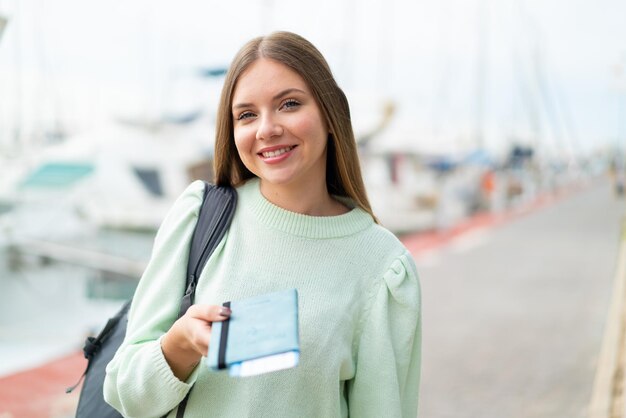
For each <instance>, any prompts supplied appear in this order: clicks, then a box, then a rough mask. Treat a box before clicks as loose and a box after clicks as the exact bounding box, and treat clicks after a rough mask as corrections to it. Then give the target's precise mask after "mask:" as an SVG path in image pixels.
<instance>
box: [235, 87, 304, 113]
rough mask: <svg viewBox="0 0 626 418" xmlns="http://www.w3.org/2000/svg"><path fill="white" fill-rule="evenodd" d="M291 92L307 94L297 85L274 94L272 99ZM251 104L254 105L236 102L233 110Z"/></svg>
mask: <svg viewBox="0 0 626 418" xmlns="http://www.w3.org/2000/svg"><path fill="white" fill-rule="evenodd" d="M291 93H301V94H306V92H305V91H303V90H300V89H298V88H295V87H291V88H288V89H285V90H283V91H281V92H280V93H278V94H276V95H274V97H272V100H277V99H280V98H281V97H284V96H287V95H288V94H291ZM251 106H252V103H236V104H234V105H233V110H237V109H241V108H244V107H251Z"/></svg>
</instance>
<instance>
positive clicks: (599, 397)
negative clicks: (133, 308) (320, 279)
mask: <svg viewBox="0 0 626 418" xmlns="http://www.w3.org/2000/svg"><path fill="white" fill-rule="evenodd" d="M357 6H358V7H357ZM90 7H92V6H90ZM244 9H245V10H244ZM621 15H626V6H625V5H624V4H621V3H619V2H617V1H615V0H610V1H609V2H608V3H607V4H603V5H602V6H601V7H597V6H596V5H591V4H590V5H586V4H585V5H583V4H576V5H571V4H570V3H567V2H565V1H564V0H558V1H555V2H552V3H550V4H547V3H542V2H537V1H530V0H503V1H499V2H495V1H490V0H469V1H466V2H457V1H454V0H441V1H439V2H409V1H406V0H394V1H391V2H386V1H383V0H371V1H368V2H364V3H362V4H361V3H359V4H358V5H357V3H355V2H354V1H351V0H341V1H340V2H334V1H331V0H320V1H318V2H315V3H311V4H307V5H304V4H302V5H298V6H294V5H293V3H292V2H291V3H290V2H286V1H283V0H269V1H252V2H250V4H248V5H247V7H246V8H241V7H239V6H237V7H235V5H229V4H226V3H224V4H221V3H220V4H213V3H211V4H209V3H204V2H198V1H195V0H191V1H188V2H183V3H181V4H177V5H173V4H170V3H168V2H166V1H164V0H156V1H148V0H137V1H136V2H132V4H130V3H128V4H126V3H124V2H113V4H112V5H110V4H109V5H105V4H102V5H93V9H90V8H89V7H87V6H85V5H83V4H82V3H81V2H79V1H77V0H60V1H59V2H56V4H55V5H54V6H52V4H44V2H42V1H41V0H4V1H3V0H0V418H70V417H73V416H75V411H76V407H77V403H78V400H79V396H80V382H81V376H82V374H83V372H84V370H85V367H86V365H87V362H86V360H85V358H84V356H83V353H82V348H83V344H84V342H85V339H86V338H87V337H88V336H93V335H95V334H97V333H98V331H99V330H100V329H101V328H102V327H103V325H104V324H105V323H106V321H107V319H108V318H109V317H111V316H112V315H114V314H115V313H116V312H117V311H118V309H119V308H120V306H121V305H122V304H123V303H125V302H126V301H127V300H128V299H129V298H131V297H132V296H133V293H134V291H135V288H136V286H137V283H138V282H139V280H140V278H141V276H142V274H143V272H144V270H145V268H146V266H147V265H148V263H149V260H150V256H151V252H152V247H153V243H154V240H155V236H156V234H157V232H158V229H159V226H160V225H161V223H162V222H163V219H164V218H165V217H166V215H167V213H168V211H169V210H170V208H171V207H172V205H173V204H174V202H175V201H176V199H177V198H178V196H180V194H181V193H182V192H183V191H184V190H185V188H186V187H187V186H188V185H189V184H190V183H191V182H193V181H195V180H205V181H208V182H212V181H214V180H215V179H214V165H215V161H214V158H215V146H214V138H215V136H216V131H217V126H218V124H217V122H218V116H217V115H218V106H219V104H218V103H219V99H220V92H221V88H222V85H223V84H224V82H225V81H226V73H227V70H228V66H229V63H230V62H231V60H232V58H233V57H232V55H233V54H234V53H235V51H236V50H238V48H239V47H240V46H241V45H242V43H243V42H244V41H246V40H248V39H250V38H252V37H253V36H258V35H262V34H267V33H270V32H272V31H275V30H290V31H294V32H296V33H299V34H301V35H303V36H305V37H306V38H307V39H310V40H311V41H312V42H313V43H314V44H315V45H316V46H317V47H319V48H320V51H321V52H322V53H323V55H324V56H325V57H326V58H327V59H328V64H329V66H330V67H331V69H332V74H333V77H335V78H336V79H337V82H338V84H339V85H340V86H341V88H342V93H345V96H346V98H347V100H348V102H349V105H350V115H348V116H349V122H350V124H351V127H352V130H353V134H354V140H355V144H354V145H355V147H356V152H357V154H358V157H359V166H360V169H361V171H362V175H363V180H364V187H365V191H366V193H367V197H368V200H369V203H370V204H371V208H372V212H373V213H374V214H375V216H376V218H377V221H378V222H379V223H380V224H381V225H382V226H384V227H385V228H387V229H388V230H389V231H391V232H392V233H393V234H395V235H396V236H397V237H398V238H399V239H400V241H401V242H402V243H403V244H404V246H405V247H406V248H407V249H408V250H409V252H410V253H411V255H412V256H413V258H414V260H415V263H416V266H417V272H418V275H419V282H420V286H421V304H422V305H421V315H422V316H421V324H422V335H421V338H422V355H421V381H420V389H419V393H414V394H411V395H412V396H416V397H418V398H419V410H418V417H420V418H501V417H506V418H626V44H624V42H623V40H624V39H626V33H624V29H623V28H624V25H623V22H622V20H623V19H622V18H619V17H618V16H621ZM112 22H114V23H112ZM572 22H577V23H576V24H573V23H572ZM578 22H582V23H578ZM583 24H584V25H585V26H584V27H586V28H588V30H585V31H580V30H579V29H580V27H581V25H583ZM111 25H113V26H114V27H115V30H112V29H111ZM321 27H324V28H325V29H326V28H328V30H320V28H321ZM622 35H623V36H622ZM324 132H325V131H324ZM328 139H329V140H330V139H331V137H330V136H329V137H328ZM285 148H289V147H285ZM293 148H296V146H294V147H293ZM282 150H283V149H281V152H282ZM291 150H292V149H289V150H287V151H285V153H287V152H290V151H291ZM272 152H273V151H272ZM325 152H326V150H325ZM339 200H340V199H339ZM181 279H182V278H181ZM301 355H302V356H305V355H306V353H301ZM75 384H78V386H77V388H76V389H75V390H74V391H71V393H66V389H67V388H69V387H71V386H73V385H75ZM96 418H97V417H96Z"/></svg>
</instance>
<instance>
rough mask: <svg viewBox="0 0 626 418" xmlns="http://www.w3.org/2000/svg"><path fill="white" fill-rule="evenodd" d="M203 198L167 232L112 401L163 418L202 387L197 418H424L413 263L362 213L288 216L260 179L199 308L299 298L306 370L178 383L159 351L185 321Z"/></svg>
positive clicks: (242, 201)
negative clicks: (258, 298)
mask: <svg viewBox="0 0 626 418" xmlns="http://www.w3.org/2000/svg"><path fill="white" fill-rule="evenodd" d="M202 193H203V185H202V183H201V182H194V183H192V184H191V185H190V186H189V187H188V188H187V190H186V191H185V192H184V193H183V194H182V195H181V197H180V198H179V199H178V200H177V201H176V203H175V204H174V206H173V208H172V209H171V211H170V213H169V214H168V215H167V217H166V219H165V220H164V222H163V224H162V226H161V228H160V229H159V232H158V234H157V236H156V239H155V243H154V249H153V254H152V258H151V260H150V263H149V265H148V267H147V269H146V271H145V273H144V275H143V277H142V278H141V281H140V283H139V286H138V287H137V291H136V294H135V297H134V300H133V304H132V307H131V311H130V319H129V324H128V332H127V335H126V340H125V341H124V343H123V345H122V346H121V347H120V349H119V351H118V352H117V354H116V355H115V358H114V359H113V360H112V361H111V363H110V364H109V366H108V367H107V376H106V380H105V385H104V395H105V399H106V400H107V402H109V403H110V404H111V405H113V406H114V407H115V408H116V409H118V410H119V411H120V412H122V414H123V415H125V416H128V417H159V416H162V415H164V414H166V413H167V412H168V411H170V410H172V409H173V408H175V407H176V406H177V405H178V403H179V402H180V401H181V400H182V399H183V398H184V397H185V395H186V393H187V392H188V391H189V389H190V388H191V387H192V385H193V386H194V388H193V391H192V392H191V396H190V398H189V403H188V404H187V409H186V413H185V417H187V418H192V417H220V418H230V417H233V418H242V417H251V418H252V417H254V418H262V417H271V418H278V417H290V418H291V417H315V418H318V417H322V418H330V417H346V416H350V417H377V418H380V417H385V418H391V417H411V418H414V417H415V416H416V415H417V400H418V389H419V380H420V345H421V328H420V290H419V283H418V278H417V273H416V269H415V264H414V262H413V260H412V258H411V255H410V254H409V253H408V252H407V250H406V249H405V248H404V247H403V246H402V244H401V243H400V242H399V241H398V240H397V239H396V237H394V236H393V235H392V234H391V233H390V232H388V231H387V230H385V229H384V228H382V227H380V226H378V225H376V224H375V223H374V222H373V220H372V218H371V217H370V216H369V215H368V214H367V213H366V212H364V211H362V210H361V209H358V208H357V209H352V210H351V211H350V212H348V213H346V214H344V215H340V216H332V217H312V216H306V215H302V214H297V213H293V212H289V211H286V210H284V209H281V208H279V207H277V206H275V205H273V204H272V203H270V202H269V201H267V200H266V199H265V198H264V197H263V195H262V194H261V193H260V190H259V181H258V180H257V179H254V180H250V181H248V182H247V183H246V184H245V185H243V186H241V187H240V188H239V189H238V193H239V201H238V206H237V211H236V213H235V217H234V219H233V223H232V225H231V227H230V229H229V231H228V233H227V235H226V237H225V238H224V239H223V240H222V242H221V243H220V244H219V246H218V247H217V249H216V250H215V253H214V254H213V255H212V256H211V258H210V259H209V261H208V262H207V264H206V267H205V268H204V271H203V273H202V275H201V276H200V279H199V285H198V287H197V291H196V303H206V304H216V305H219V304H221V303H222V302H224V301H226V300H237V299H241V298H245V297H250V296H253V295H258V294H262V293H266V292H270V291H276V290H282V289H287V288H296V289H297V290H298V294H299V299H298V303H299V309H300V350H301V353H300V364H299V365H298V366H297V367H295V368H293V369H289V370H282V371H278V372H273V373H268V374H264V375H260V376H255V377H245V378H233V377H229V376H228V374H227V373H225V372H219V373H216V372H211V371H210V370H208V368H207V367H206V366H205V365H204V363H203V362H201V363H200V364H199V365H198V366H197V367H196V369H195V371H194V372H193V373H192V375H191V376H190V377H189V379H188V381H187V382H181V381H179V380H178V379H177V378H176V377H175V376H174V375H173V373H172V371H171V370H170V368H169V366H168V364H167V362H166V361H165V358H164V357H163V354H162V352H161V348H160V341H159V340H160V337H161V336H162V335H163V334H164V333H165V332H166V331H167V330H168V329H169V327H170V326H171V325H172V323H173V322H174V321H175V320H176V317H177V313H178V310H179V306H180V299H181V296H182V294H183V293H184V289H183V288H184V283H185V272H186V266H187V258H188V256H187V252H188V248H189V241H190V237H191V234H192V231H193V229H194V226H195V222H196V219H197V216H198V210H199V205H200V203H201V200H202ZM169 416H170V417H174V416H175V412H172V413H170V415H169Z"/></svg>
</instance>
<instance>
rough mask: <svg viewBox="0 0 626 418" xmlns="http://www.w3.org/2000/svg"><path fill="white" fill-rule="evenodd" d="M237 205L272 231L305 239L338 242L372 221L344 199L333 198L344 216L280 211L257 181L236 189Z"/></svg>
mask: <svg viewBox="0 0 626 418" xmlns="http://www.w3.org/2000/svg"><path fill="white" fill-rule="evenodd" d="M238 190H239V194H240V203H241V204H242V206H244V207H246V206H247V207H249V208H250V209H251V210H252V212H254V214H255V215H256V217H257V218H258V219H259V221H260V222H261V223H263V224H265V225H267V226H268V227H270V228H272V229H277V230H280V231H282V232H285V233H288V234H291V235H298V236H301V237H306V238H315V239H324V238H339V237H343V236H348V235H352V234H356V233H357V232H360V231H362V230H364V229H366V228H367V227H369V226H370V225H372V224H373V222H374V221H373V219H372V217H371V216H370V215H369V214H368V213H367V212H365V211H364V210H363V209H361V208H359V207H354V204H353V203H352V202H351V201H350V200H349V199H345V198H340V197H336V198H337V199H338V200H340V201H341V202H342V203H344V204H346V205H347V206H348V207H352V209H350V210H349V211H348V212H346V213H344V214H341V215H336V216H311V215H304V214H302V213H297V212H292V211H289V210H287V209H283V208H281V207H280V206H277V205H275V204H273V203H272V202H270V201H269V200H267V198H266V197H265V196H263V194H262V193H261V187H260V181H259V179H258V178H252V179H250V180H248V181H247V182H246V183H244V184H243V185H241V186H240V187H239V189H238Z"/></svg>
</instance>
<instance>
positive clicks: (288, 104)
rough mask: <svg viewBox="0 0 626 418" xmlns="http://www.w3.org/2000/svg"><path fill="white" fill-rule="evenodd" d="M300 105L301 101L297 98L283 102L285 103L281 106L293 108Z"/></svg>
mask: <svg viewBox="0 0 626 418" xmlns="http://www.w3.org/2000/svg"><path fill="white" fill-rule="evenodd" d="M298 106H300V102H298V101H297V100H293V99H288V100H285V101H284V102H283V105H282V106H281V107H283V108H285V109H292V108H294V107H298Z"/></svg>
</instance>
